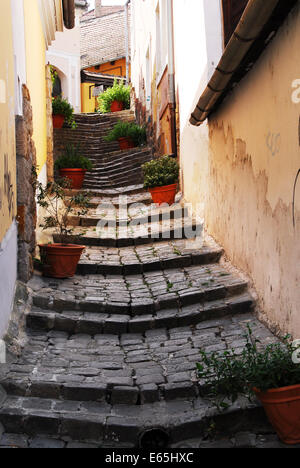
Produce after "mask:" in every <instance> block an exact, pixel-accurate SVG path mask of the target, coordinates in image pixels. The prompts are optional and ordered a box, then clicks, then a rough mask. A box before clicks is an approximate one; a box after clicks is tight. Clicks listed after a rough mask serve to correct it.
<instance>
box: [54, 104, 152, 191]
mask: <svg viewBox="0 0 300 468" xmlns="http://www.w3.org/2000/svg"><path fill="white" fill-rule="evenodd" d="M119 120H122V121H129V122H131V121H132V122H134V121H135V116H134V113H133V112H131V111H122V112H116V113H113V114H106V115H101V114H78V115H75V122H76V124H77V128H76V129H69V128H63V129H55V130H54V154H55V157H57V156H58V155H59V154H60V153H61V152H62V151H63V149H64V147H65V146H66V144H69V143H70V144H75V145H76V144H80V147H81V149H82V154H83V155H84V156H87V157H88V158H89V159H90V160H91V161H92V163H93V165H94V167H93V170H92V171H91V172H88V173H87V174H86V177H85V183H84V188H86V189H92V190H95V189H110V188H111V187H115V188H116V187H125V186H129V185H130V184H135V185H136V184H139V183H141V182H142V171H141V165H142V164H143V163H145V162H147V161H149V160H150V159H152V157H153V155H152V150H151V148H149V147H147V146H145V147H140V148H134V149H132V150H127V151H120V149H119V144H118V142H113V143H107V142H105V141H104V140H103V137H105V136H106V135H107V134H108V132H109V131H110V130H111V129H112V128H113V126H114V125H115V124H116V123H117V122H118V121H119Z"/></svg>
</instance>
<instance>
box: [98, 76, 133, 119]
mask: <svg viewBox="0 0 300 468" xmlns="http://www.w3.org/2000/svg"><path fill="white" fill-rule="evenodd" d="M113 101H120V102H123V103H124V108H125V109H130V86H126V85H124V83H123V81H120V82H119V83H118V80H117V79H115V81H114V84H113V87H112V88H107V90H106V91H104V93H102V94H100V96H98V102H99V111H100V113H102V114H106V113H108V112H110V111H111V110H110V107H111V104H112V102H113Z"/></svg>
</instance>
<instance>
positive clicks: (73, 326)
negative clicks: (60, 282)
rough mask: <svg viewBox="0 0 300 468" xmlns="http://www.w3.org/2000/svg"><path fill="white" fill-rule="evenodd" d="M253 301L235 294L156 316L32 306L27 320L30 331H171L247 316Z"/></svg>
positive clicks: (92, 334) (92, 333) (248, 297)
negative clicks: (240, 315) (60, 309)
mask: <svg viewBox="0 0 300 468" xmlns="http://www.w3.org/2000/svg"><path fill="white" fill-rule="evenodd" d="M254 305H255V302H254V300H253V298H252V297H251V296H250V295H249V294H242V295H236V296H233V297H231V298H228V299H226V300H216V301H211V302H204V303H203V304H197V305H192V306H185V307H181V308H173V309H165V310H161V311H158V312H156V313H152V314H151V313H149V314H141V315H137V316H134V317H132V316H131V315H129V312H127V314H128V315H127V314H126V313H124V312H123V311H122V312H123V313H116V312H119V311H116V312H114V313H110V312H109V310H108V311H107V312H102V313H97V314H95V313H94V312H85V311H68V310H66V311H60V312H55V311H52V310H49V309H48V310H43V309H38V308H36V307H34V308H33V309H32V310H31V312H30V313H29V314H28V315H27V317H26V323H27V326H28V327H29V328H32V329H34V330H47V331H49V330H59V331H64V332H67V333H70V334H73V333H74V334H76V333H77V334H80V333H87V334H89V335H91V336H95V335H97V334H102V333H103V334H107V333H112V334H116V335H120V334H121V333H145V332H146V331H148V330H154V329H159V328H161V327H167V328H173V327H177V326H178V327H184V326H192V325H197V324H199V323H202V322H204V321H205V320H212V319H217V318H222V317H225V316H229V315H234V314H241V313H245V314H246V313H249V312H251V311H252V310H253V308H254Z"/></svg>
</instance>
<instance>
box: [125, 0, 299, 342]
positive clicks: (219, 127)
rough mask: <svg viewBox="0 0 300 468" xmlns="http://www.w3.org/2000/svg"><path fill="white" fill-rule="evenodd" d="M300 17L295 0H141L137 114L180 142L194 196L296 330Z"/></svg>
mask: <svg viewBox="0 0 300 468" xmlns="http://www.w3.org/2000/svg"><path fill="white" fill-rule="evenodd" d="M299 21H300V5H299V1H295V0H294V1H280V0H279V1H278V0H275V1H270V2H262V1H260V0H258V1H257V0H256V1H253V0H249V1H248V2H247V1H238V0H223V1H219V0H213V1H211V0H201V1H199V0H166V1H164V0H163V1H159V0H145V1H144V2H140V1H138V0H133V1H132V83H133V87H134V92H135V96H136V109H137V113H138V117H139V119H140V120H141V121H144V122H146V123H147V125H148V133H149V137H150V138H152V141H153V144H154V146H155V147H156V150H157V154H164V153H175V152H176V154H177V156H178V158H179V160H180V166H181V188H182V190H183V193H184V198H185V200H186V201H187V202H189V203H191V204H192V206H193V210H194V211H195V212H196V211H197V213H199V212H200V214H201V215H202V217H203V219H204V220H205V227H206V230H207V231H208V233H209V234H210V235H212V236H213V237H214V238H215V239H216V240H217V241H218V242H219V243H220V244H221V245H222V246H223V247H224V248H225V252H226V254H227V257H228V258H229V259H230V260H231V261H232V262H233V263H234V265H236V266H237V267H239V268H240V269H241V270H243V271H244V272H245V274H246V275H247V276H248V277H249V278H250V281H251V282H252V285H253V287H254V288H255V290H256V292H257V296H258V305H259V310H260V312H261V314H262V317H263V318H264V320H265V321H266V322H268V323H269V324H270V326H272V327H274V328H277V329H280V330H281V331H283V332H289V333H291V334H292V335H293V336H295V337H296V338H298V335H299V334H300V318H299V313H298V311H299V307H300V288H299V281H300V278H299V277H300V269H299V260H300V243H299V229H300V224H299V216H300V188H299V178H300V177H299V109H300V108H299V101H300V99H299V88H300V86H299V84H300V77H299V58H298V55H299V43H300V29H299ZM174 107H175V109H174ZM172 112H173V113H174V114H175V117H174V115H173V117H172ZM174 135H176V139H175V138H174Z"/></svg>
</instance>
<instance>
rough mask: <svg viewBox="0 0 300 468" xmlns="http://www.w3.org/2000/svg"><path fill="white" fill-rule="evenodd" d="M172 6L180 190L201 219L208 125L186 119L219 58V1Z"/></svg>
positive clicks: (176, 0)
mask: <svg viewBox="0 0 300 468" xmlns="http://www.w3.org/2000/svg"><path fill="white" fill-rule="evenodd" d="M173 4H174V42H175V44H174V45H175V80H176V90H177V95H178V96H179V103H178V104H179V111H180V166H181V180H182V188H183V191H184V195H185V198H186V199H187V200H188V201H190V202H192V203H193V209H194V210H195V211H196V209H197V213H198V214H199V215H200V216H201V217H202V216H203V215H204V206H205V198H206V196H207V193H200V194H199V187H200V186H201V185H202V184H200V181H201V179H202V178H206V177H207V174H208V153H209V148H208V145H209V135H208V126H207V123H204V124H203V125H202V126H201V127H200V128H199V127H194V126H192V125H191V124H190V123H189V119H190V116H191V113H192V112H193V110H194V108H195V106H196V104H197V102H198V100H199V96H200V95H201V93H202V91H204V89H205V88H206V86H207V83H208V81H209V79H210V77H211V75H212V74H213V72H214V69H215V67H216V66H217V64H218V62H219V60H220V58H221V56H222V52H223V34H222V32H223V31H222V20H221V19H222V16H221V2H220V0H173ZM194 201H197V205H198V206H197V207H196V204H195V203H194ZM199 210H200V212H199Z"/></svg>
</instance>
